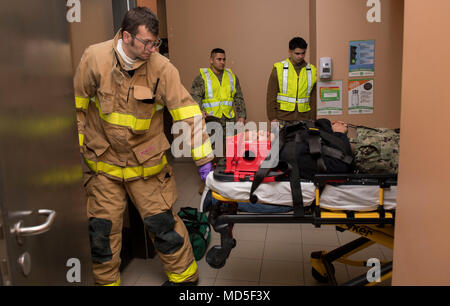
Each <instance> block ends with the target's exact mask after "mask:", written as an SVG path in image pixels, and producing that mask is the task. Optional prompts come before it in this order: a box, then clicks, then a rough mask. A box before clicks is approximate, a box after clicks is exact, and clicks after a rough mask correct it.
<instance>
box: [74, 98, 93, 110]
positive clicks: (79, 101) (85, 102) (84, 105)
mask: <svg viewBox="0 0 450 306" xmlns="http://www.w3.org/2000/svg"><path fill="white" fill-rule="evenodd" d="M89 101H90V100H89V98H82V97H77V96H75V107H76V108H81V109H88V106H89Z"/></svg>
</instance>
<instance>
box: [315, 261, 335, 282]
mask: <svg viewBox="0 0 450 306" xmlns="http://www.w3.org/2000/svg"><path fill="white" fill-rule="evenodd" d="M330 268H331V273H333V275H334V273H335V270H334V266H333V265H332V264H330ZM311 274H312V276H313V277H314V279H315V280H316V281H318V282H319V283H322V284H326V283H328V277H327V276H324V275H322V274H320V273H319V271H317V270H316V269H314V268H311Z"/></svg>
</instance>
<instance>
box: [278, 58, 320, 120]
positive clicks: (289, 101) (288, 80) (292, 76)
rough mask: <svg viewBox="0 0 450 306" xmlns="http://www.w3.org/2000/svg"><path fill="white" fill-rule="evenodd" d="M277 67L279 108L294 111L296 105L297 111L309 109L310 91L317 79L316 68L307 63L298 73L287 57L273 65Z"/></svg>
mask: <svg viewBox="0 0 450 306" xmlns="http://www.w3.org/2000/svg"><path fill="white" fill-rule="evenodd" d="M273 66H274V67H275V68H276V69H277V76H278V86H279V88H280V92H279V93H278V95H277V102H278V103H280V109H281V110H283V111H288V112H293V111H295V105H298V107H297V109H298V111H299V112H301V113H303V112H307V111H310V110H311V106H310V104H309V101H310V97H311V91H312V89H313V87H314V84H316V81H317V75H316V73H317V68H316V67H315V66H314V65H310V64H307V65H306V67H303V68H302V69H301V70H300V73H299V75H298V76H297V72H296V71H295V68H294V66H293V65H292V63H291V62H290V60H289V59H287V60H284V61H282V62H278V63H275V64H274V65H273Z"/></svg>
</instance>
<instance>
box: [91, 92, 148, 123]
mask: <svg viewBox="0 0 450 306" xmlns="http://www.w3.org/2000/svg"><path fill="white" fill-rule="evenodd" d="M95 106H96V107H97V109H98V114H99V116H100V118H102V119H103V120H105V121H106V122H108V123H111V124H115V125H121V126H126V127H129V128H132V129H133V130H135V131H143V130H148V129H149V128H150V123H151V122H152V119H138V118H136V117H134V116H133V115H128V114H121V113H110V114H106V115H105V114H103V113H102V110H101V108H100V104H99V102H98V98H97V97H95ZM154 111H155V108H153V113H154ZM152 115H153V114H152Z"/></svg>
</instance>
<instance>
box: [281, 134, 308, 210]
mask: <svg viewBox="0 0 450 306" xmlns="http://www.w3.org/2000/svg"><path fill="white" fill-rule="evenodd" d="M285 148H286V151H287V154H288V158H289V162H290V163H291V164H292V171H291V172H290V173H289V183H290V185H291V194H292V204H293V206H294V216H304V215H305V210H304V207H303V194H302V184H301V181H300V171H299V168H298V163H297V145H296V143H295V142H294V141H291V142H289V143H287V144H286V145H285Z"/></svg>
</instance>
